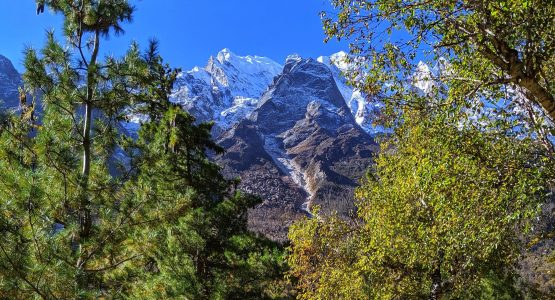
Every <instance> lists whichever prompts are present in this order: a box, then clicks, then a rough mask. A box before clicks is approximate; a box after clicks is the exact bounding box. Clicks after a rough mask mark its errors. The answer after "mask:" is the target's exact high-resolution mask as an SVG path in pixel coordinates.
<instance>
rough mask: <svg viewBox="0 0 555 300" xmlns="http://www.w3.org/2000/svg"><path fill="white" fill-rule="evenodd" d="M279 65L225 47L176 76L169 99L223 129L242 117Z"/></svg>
mask: <svg viewBox="0 0 555 300" xmlns="http://www.w3.org/2000/svg"><path fill="white" fill-rule="evenodd" d="M282 69H283V67H282V66H281V65H280V64H278V63H277V62H275V61H273V60H271V59H269V58H267V57H261V56H251V55H246V56H240V55H237V54H235V53H233V52H232V51H231V50H229V49H227V48H225V49H223V50H221V51H220V52H219V53H218V54H217V55H216V56H211V57H210V59H209V60H208V63H207V65H206V66H205V67H204V68H201V67H194V68H193V69H192V70H190V71H187V72H183V73H181V74H180V75H179V76H178V80H177V82H176V86H175V89H174V92H173V94H172V97H171V98H172V101H174V102H176V103H180V104H182V105H183V106H184V107H185V108H186V109H188V110H189V111H190V112H191V113H192V114H193V115H194V116H195V117H197V119H198V120H200V121H209V120H214V121H216V127H217V128H216V129H217V130H216V131H219V130H226V129H228V128H229V127H231V126H232V125H233V124H235V123H237V121H238V120H240V119H243V118H245V117H246V116H247V115H248V114H249V113H250V112H251V111H252V110H254V108H255V107H256V104H257V102H258V99H259V98H260V96H261V95H262V93H263V92H264V91H265V90H266V89H267V88H268V86H269V85H270V84H271V82H272V80H273V79H274V77H275V76H277V75H278V74H280V73H281V71H282Z"/></svg>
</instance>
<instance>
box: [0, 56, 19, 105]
mask: <svg viewBox="0 0 555 300" xmlns="http://www.w3.org/2000/svg"><path fill="white" fill-rule="evenodd" d="M22 85H23V81H22V79H21V75H20V74H19V73H18V72H17V70H16V69H15V68H14V66H13V64H12V62H11V61H10V60H9V59H8V58H6V57H5V56H2V55H0V108H2V107H4V108H6V107H17V106H18V95H19V93H18V90H17V88H18V87H20V86H22Z"/></svg>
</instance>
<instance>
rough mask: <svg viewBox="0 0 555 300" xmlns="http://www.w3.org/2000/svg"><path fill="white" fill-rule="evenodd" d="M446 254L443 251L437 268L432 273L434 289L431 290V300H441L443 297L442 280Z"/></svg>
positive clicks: (439, 256) (440, 253)
mask: <svg viewBox="0 0 555 300" xmlns="http://www.w3.org/2000/svg"><path fill="white" fill-rule="evenodd" d="M443 256H444V253H443V251H442V250H440V251H439V253H438V260H437V262H436V268H435V269H434V272H433V273H432V287H431V289H430V297H429V298H428V299H430V300H439V299H441V296H443V292H444V290H443V280H442V278H441V264H442V263H443Z"/></svg>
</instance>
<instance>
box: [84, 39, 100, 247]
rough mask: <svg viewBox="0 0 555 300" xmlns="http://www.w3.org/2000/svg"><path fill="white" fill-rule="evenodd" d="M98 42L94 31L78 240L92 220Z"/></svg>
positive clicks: (88, 88)
mask: <svg viewBox="0 0 555 300" xmlns="http://www.w3.org/2000/svg"><path fill="white" fill-rule="evenodd" d="M99 42H100V32H98V31H96V32H95V36H94V48H93V52H92V56H91V60H90V61H89V65H88V70H87V99H86V102H85V117H84V122H85V124H84V126H83V169H82V172H81V192H82V196H81V203H80V220H79V223H80V224H79V225H80V234H79V235H80V238H87V237H88V236H89V235H90V231H91V226H92V220H91V210H90V199H89V192H88V189H89V177H90V170H91V146H92V145H91V144H92V138H91V131H92V121H93V120H92V113H93V109H94V107H93V98H94V91H95V89H96V86H95V81H96V80H95V78H94V76H95V74H94V73H95V72H96V59H97V56H98V48H99Z"/></svg>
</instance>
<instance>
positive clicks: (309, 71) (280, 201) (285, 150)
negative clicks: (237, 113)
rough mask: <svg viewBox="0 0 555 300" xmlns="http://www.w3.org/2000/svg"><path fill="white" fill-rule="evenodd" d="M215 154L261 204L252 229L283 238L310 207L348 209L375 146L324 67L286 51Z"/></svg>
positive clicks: (341, 211)
mask: <svg viewBox="0 0 555 300" xmlns="http://www.w3.org/2000/svg"><path fill="white" fill-rule="evenodd" d="M218 142H219V143H220V144H221V145H222V146H223V147H224V148H226V149H227V152H226V154H224V155H223V156H222V157H219V158H218V162H219V163H220V164H221V165H222V166H223V167H224V172H225V173H226V174H227V175H228V176H239V177H241V178H242V180H243V181H242V184H241V187H242V188H243V189H244V190H246V191H249V192H253V193H255V194H259V195H260V196H262V198H263V199H264V203H263V204H261V205H260V206H259V207H257V208H256V209H255V210H253V211H252V212H251V214H250V223H251V227H252V228H253V229H255V230H259V231H261V232H263V233H264V234H266V235H268V236H270V237H272V238H275V239H278V240H283V239H285V238H286V230H287V227H288V225H289V224H290V223H291V222H292V221H293V220H294V219H296V218H298V217H300V216H301V215H303V214H310V208H311V207H312V206H313V205H319V206H320V207H321V210H322V211H323V212H324V213H325V212H329V211H335V210H337V211H339V212H340V213H343V214H348V213H349V212H350V211H351V210H352V209H353V202H352V191H353V189H354V187H355V186H356V185H357V179H358V178H360V177H361V176H362V175H363V174H364V172H365V170H366V169H367V167H368V165H369V163H370V162H371V157H372V154H373V153H374V152H375V151H376V150H377V147H376V144H375V143H374V141H373V138H372V137H371V136H370V135H369V134H368V133H367V132H365V131H364V130H363V129H362V128H361V127H360V126H359V125H358V124H357V122H356V120H355V117H354V116H353V114H352V112H351V109H350V108H349V107H348V106H347V103H346V102H345V99H344V97H343V94H342V93H341V91H340V90H339V88H338V86H337V83H336V79H335V78H334V73H333V72H332V70H330V68H329V66H327V65H326V64H323V63H321V62H319V61H316V60H313V59H303V58H300V57H297V56H294V57H290V58H289V59H288V60H287V61H286V63H285V66H284V68H283V71H282V73H281V74H280V75H279V76H277V77H276V78H275V79H274V81H273V82H272V84H271V85H270V87H269V88H268V90H267V91H266V92H265V93H264V94H263V95H262V97H261V98H260V100H259V102H258V105H257V107H256V109H255V110H254V111H253V112H252V113H251V114H250V115H249V116H248V118H246V119H243V120H241V121H240V122H239V123H238V124H237V125H235V126H234V127H232V128H231V129H229V130H227V131H225V132H224V133H223V134H222V135H221V136H220V137H219V139H218Z"/></svg>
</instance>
